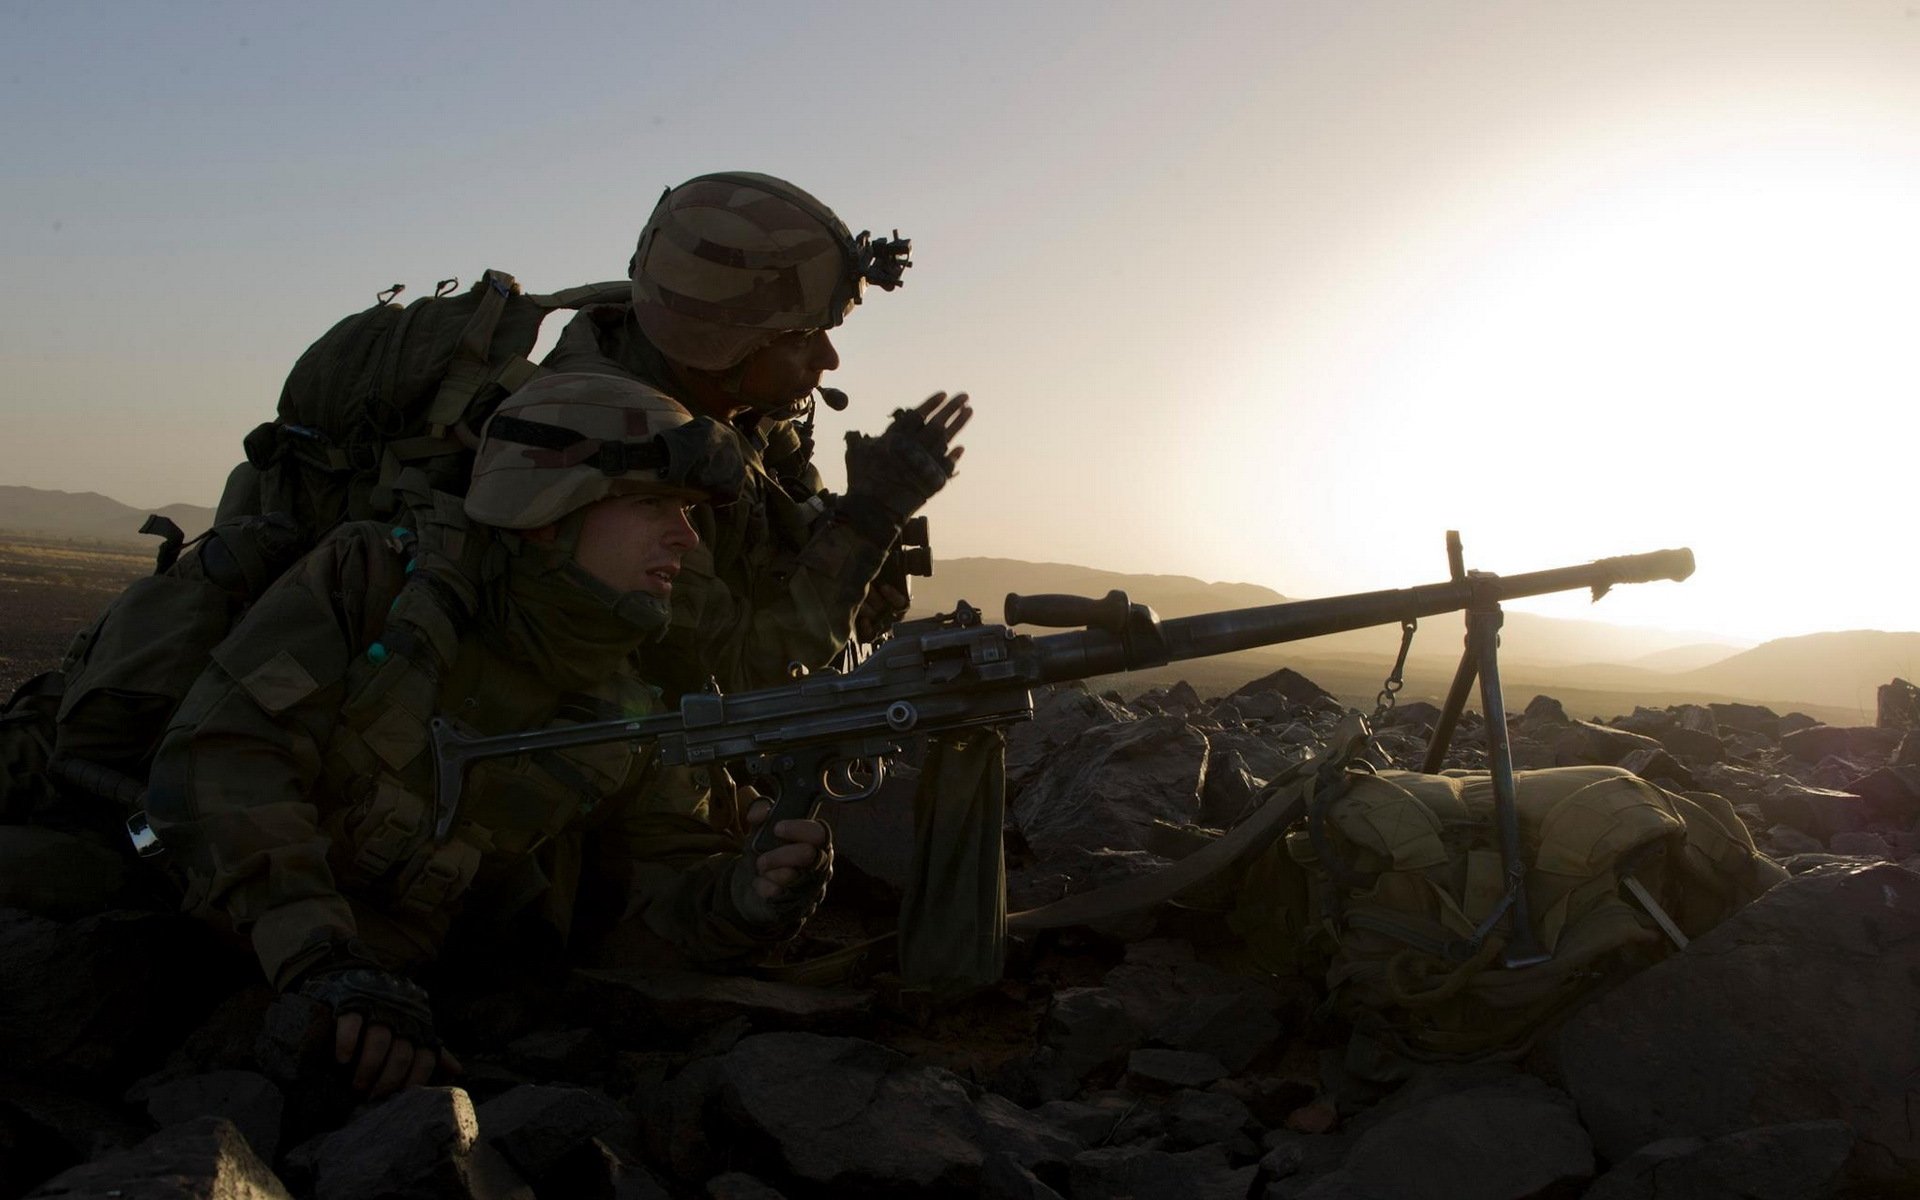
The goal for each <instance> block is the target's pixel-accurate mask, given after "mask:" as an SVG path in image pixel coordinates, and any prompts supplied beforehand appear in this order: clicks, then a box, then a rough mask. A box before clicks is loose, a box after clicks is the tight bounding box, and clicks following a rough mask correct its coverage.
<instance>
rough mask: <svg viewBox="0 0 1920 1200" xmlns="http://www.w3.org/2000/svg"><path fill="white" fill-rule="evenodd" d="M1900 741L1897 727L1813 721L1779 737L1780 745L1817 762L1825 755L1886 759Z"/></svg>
mask: <svg viewBox="0 0 1920 1200" xmlns="http://www.w3.org/2000/svg"><path fill="white" fill-rule="evenodd" d="M1899 744H1900V733H1899V731H1898V730H1893V729H1876V728H1874V727H1873V726H1871V725H1853V726H1843V725H1815V726H1812V727H1811V728H1807V729H1800V730H1796V731H1794V732H1793V733H1787V734H1782V735H1781V737H1780V748H1781V749H1782V750H1785V751H1786V752H1787V753H1788V754H1791V755H1793V756H1794V757H1795V758H1797V759H1800V760H1802V761H1803V762H1819V761H1820V760H1821V759H1823V758H1826V757H1827V756H1828V755H1837V756H1839V757H1841V758H1877V759H1881V760H1885V759H1886V758H1887V757H1888V756H1890V755H1892V753H1893V751H1894V748H1895V747H1896V746H1898V745H1899Z"/></svg>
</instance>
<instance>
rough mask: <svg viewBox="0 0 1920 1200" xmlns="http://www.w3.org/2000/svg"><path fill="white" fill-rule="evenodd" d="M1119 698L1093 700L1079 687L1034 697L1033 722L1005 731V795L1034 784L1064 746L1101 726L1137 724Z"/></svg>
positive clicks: (1099, 697) (1024, 722)
mask: <svg viewBox="0 0 1920 1200" xmlns="http://www.w3.org/2000/svg"><path fill="white" fill-rule="evenodd" d="M1138 719H1139V718H1137V717H1135V716H1134V715H1133V714H1132V713H1130V712H1128V711H1127V709H1126V706H1125V705H1124V704H1122V703H1120V702H1119V700H1118V697H1115V698H1113V699H1108V698H1107V697H1105V696H1095V695H1093V694H1091V693H1089V692H1087V691H1085V690H1084V689H1082V688H1078V687H1071V686H1069V687H1058V688H1053V689H1051V690H1049V691H1046V692H1043V693H1041V694H1039V695H1037V696H1035V697H1034V703H1033V720H1031V721H1022V722H1020V723H1018V724H1016V725H1015V726H1014V727H1013V728H1012V729H1010V730H1008V731H1007V795H1008V797H1009V798H1012V797H1013V796H1015V795H1016V794H1017V793H1018V792H1019V791H1021V790H1022V789H1024V788H1025V787H1026V786H1027V785H1028V784H1029V783H1031V782H1032V781H1033V778H1034V776H1036V775H1038V774H1039V773H1040V771H1041V769H1042V768H1044V767H1045V766H1046V765H1047V763H1048V762H1050V761H1052V759H1053V757H1054V755H1055V754H1057V753H1059V751H1060V749H1061V748H1062V747H1063V746H1069V745H1072V744H1073V743H1074V742H1076V741H1078V740H1079V738H1080V735H1081V734H1084V733H1085V732H1087V730H1089V729H1093V728H1095V727H1097V726H1101V725H1115V724H1123V723H1126V722H1130V721H1135V720H1138Z"/></svg>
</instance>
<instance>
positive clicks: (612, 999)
mask: <svg viewBox="0 0 1920 1200" xmlns="http://www.w3.org/2000/svg"><path fill="white" fill-rule="evenodd" d="M569 981H570V986H569V990H568V999H569V1000H570V1001H572V1002H573V1004H574V1005H575V1006H576V1007H577V1009H578V1010H579V1012H580V1013H581V1014H582V1015H583V1016H584V1017H586V1018H587V1019H588V1020H590V1021H592V1022H593V1023H594V1025H595V1026H596V1027H597V1028H599V1029H601V1030H603V1031H605V1032H606V1034H607V1035H608V1036H610V1037H613V1038H614V1039H616V1040H618V1041H622V1042H629V1043H633V1044H648V1043H652V1042H657V1041H659V1040H661V1039H662V1036H663V1034H664V1035H670V1036H673V1040H675V1041H679V1040H683V1038H684V1036H686V1035H697V1034H701V1033H704V1032H706V1031H708V1030H711V1029H713V1028H715V1027H717V1026H721V1025H724V1024H726V1023H727V1022H729V1021H734V1020H739V1019H745V1020H748V1021H750V1022H752V1024H753V1025H754V1026H755V1028H758V1029H840V1028H853V1027H855V1026H857V1025H859V1024H861V1023H862V1022H863V1021H864V1020H865V1017H866V1014H867V1012H868V1010H869V1009H871V1008H872V1006H873V993H871V992H868V991H863V990H858V989H852V988H822V987H804V986H802V985H800V984H793V983H780V982H776V981H774V980H769V979H753V978H750V977H748V976H745V975H712V974H707V973H705V972H702V971H683V970H677V969H672V968H664V967H609V968H591V969H585V970H578V971H575V972H573V973H572V975H571V976H569Z"/></svg>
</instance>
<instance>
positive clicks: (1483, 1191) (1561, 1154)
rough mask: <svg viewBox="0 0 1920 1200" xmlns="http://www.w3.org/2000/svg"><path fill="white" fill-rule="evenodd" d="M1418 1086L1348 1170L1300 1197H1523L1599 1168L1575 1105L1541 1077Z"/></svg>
mask: <svg viewBox="0 0 1920 1200" xmlns="http://www.w3.org/2000/svg"><path fill="white" fill-rule="evenodd" d="M1410 1090H1412V1091H1413V1092H1414V1095H1413V1096H1411V1097H1410V1098H1408V1099H1404V1100H1402V1099H1399V1098H1398V1097H1396V1102H1395V1103H1393V1104H1391V1105H1390V1106H1389V1110H1387V1111H1384V1112H1383V1114H1382V1115H1380V1116H1379V1118H1378V1119H1377V1120H1375V1121H1373V1122H1372V1123H1371V1124H1370V1125H1369V1126H1368V1127H1367V1128H1366V1129H1365V1131H1364V1132H1361V1133H1360V1134H1358V1136H1356V1137H1355V1138H1354V1139H1353V1142H1352V1145H1351V1147H1350V1148H1349V1149H1348V1151H1347V1156H1346V1159H1345V1160H1344V1161H1343V1162H1342V1163H1341V1166H1340V1169H1339V1170H1337V1171H1334V1172H1333V1173H1331V1174H1329V1175H1326V1176H1323V1177H1321V1178H1320V1179H1319V1180H1317V1181H1315V1183H1314V1184H1313V1186H1311V1187H1309V1188H1307V1189H1306V1190H1305V1191H1303V1192H1301V1193H1300V1195H1301V1196H1302V1197H1314V1198H1315V1200H1320V1198H1323V1197H1324V1198H1328V1200H1331V1198H1332V1197H1342V1196H1381V1197H1386V1196H1391V1197H1394V1198H1395V1200H1429V1198H1430V1200H1523V1198H1524V1197H1530V1196H1538V1195H1541V1194H1544V1193H1547V1192H1548V1189H1551V1188H1555V1187H1559V1188H1569V1187H1572V1186H1574V1185H1577V1184H1579V1183H1581V1182H1583V1181H1585V1180H1586V1179H1588V1178H1589V1177H1591V1176H1592V1174H1593V1169H1594V1160H1593V1143H1592V1142H1591V1141H1590V1140H1589V1139H1588V1137H1587V1133H1586V1130H1584V1129H1582V1128H1581V1127H1580V1121H1579V1119H1578V1118H1577V1117H1576V1116H1575V1115H1574V1109H1573V1104H1572V1102H1571V1101H1570V1100H1569V1099H1568V1098H1567V1096H1566V1095H1565V1094H1564V1093H1561V1092H1559V1091H1557V1090H1555V1089H1554V1088H1551V1087H1548V1086H1547V1085H1546V1084H1545V1083H1542V1082H1541V1081H1540V1080H1538V1079H1535V1078H1533V1077H1531V1076H1524V1075H1515V1076H1511V1077H1508V1078H1504V1079H1491V1080H1488V1081H1485V1082H1479V1083H1476V1084H1474V1085H1472V1086H1467V1087H1463V1088H1458V1089H1455V1088H1454V1087H1452V1086H1451V1084H1450V1083H1448V1084H1443V1085H1441V1086H1438V1087H1434V1088H1432V1089H1426V1088H1412V1089H1410ZM1569 1194H1570V1193H1569Z"/></svg>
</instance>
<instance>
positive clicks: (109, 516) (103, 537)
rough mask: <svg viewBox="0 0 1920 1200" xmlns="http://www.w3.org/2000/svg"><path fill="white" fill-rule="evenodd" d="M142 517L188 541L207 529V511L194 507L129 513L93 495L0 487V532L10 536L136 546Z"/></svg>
mask: <svg viewBox="0 0 1920 1200" xmlns="http://www.w3.org/2000/svg"><path fill="white" fill-rule="evenodd" d="M148 513H157V514H159V515H160V516H163V517H166V518H168V519H170V520H171V521H173V523H174V524H176V525H178V526H180V528H181V529H183V530H185V531H186V534H187V536H188V537H193V536H194V535H196V534H198V533H200V532H201V531H203V530H205V529H206V528H207V527H208V526H209V525H211V524H213V510H212V509H210V508H202V507H201V506H199V505H197V504H169V505H167V506H166V507H165V508H157V509H147V508H134V507H133V506H131V505H127V504H122V503H120V502H119V501H118V500H113V499H110V498H108V497H106V496H102V495H101V494H100V493H98V492H58V491H50V490H48V489H45V488H30V487H15V486H11V485H5V484H0V529H4V530H8V531H10V532H13V533H31V534H36V535H39V536H41V537H57V538H80V539H84V540H87V541H121V542H140V541H143V540H144V539H142V538H141V536H140V526H141V525H142V524H144V523H145V522H146V519H147V514H148Z"/></svg>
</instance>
